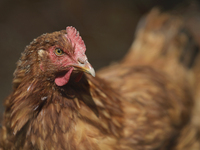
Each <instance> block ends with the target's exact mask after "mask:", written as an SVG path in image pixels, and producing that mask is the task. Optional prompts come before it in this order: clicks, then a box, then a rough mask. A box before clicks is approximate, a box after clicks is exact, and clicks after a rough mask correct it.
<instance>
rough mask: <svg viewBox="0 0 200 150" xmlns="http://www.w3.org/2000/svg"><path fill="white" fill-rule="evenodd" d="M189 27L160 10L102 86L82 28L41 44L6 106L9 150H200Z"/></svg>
mask: <svg viewBox="0 0 200 150" xmlns="http://www.w3.org/2000/svg"><path fill="white" fill-rule="evenodd" d="M184 23H185V20H184V19H180V18H178V17H174V16H172V15H169V14H160V13H159V12H158V11H157V10H153V11H152V12H151V13H150V14H149V15H148V16H147V17H146V18H145V19H143V20H142V21H141V22H140V24H139V28H138V30H137V34H136V38H135V41H134V43H133V45H132V46H131V48H130V51H129V53H128V54H127V56H126V57H125V58H124V59H123V61H122V62H120V63H117V64H114V65H111V66H109V67H107V68H104V69H102V70H100V71H99V72H98V73H97V77H95V78H94V77H92V76H91V75H93V76H94V75H95V73H94V69H93V68H92V66H91V65H90V64H89V62H88V60H87V57H86V55H85V45H84V42H83V40H82V38H81V37H80V35H79V33H78V32H77V31H76V29H75V28H73V27H67V29H66V30H63V31H59V32H53V33H48V34H43V35H41V36H40V37H38V38H37V39H35V40H34V41H33V42H31V43H30V45H29V46H27V47H26V49H25V51H24V52H23V53H22V56H21V58H20V60H19V61H18V63H17V69H16V71H15V73H14V80H13V92H12V94H11V95H10V96H9V97H8V98H7V99H6V101H5V107H6V110H5V113H4V120H3V127H2V131H1V134H2V137H1V142H0V144H1V145H0V146H1V149H3V150H10V149H11V150H27V149H29V150H133V149H134V150H158V149H159V150H168V149H177V150H178V149H199V148H200V147H199V143H200V142H199V121H198V119H195V117H196V118H197V116H198V115H196V113H197V111H196V109H197V108H196V107H197V106H198V103H199V101H198V94H197V93H198V92H197V90H198V88H197V87H198V80H197V79H198V75H199V70H198V67H197V66H198V64H199V63H198V59H197V58H196V56H197V55H195V54H196V53H197V51H198V45H197V44H196V42H194V41H193V39H192V38H191V34H190V31H189V29H190V28H189V27H188V26H186V25H185V24H184ZM191 40H192V41H191ZM83 72H84V73H83ZM85 73H89V74H91V75H88V74H85ZM194 104H195V105H194Z"/></svg>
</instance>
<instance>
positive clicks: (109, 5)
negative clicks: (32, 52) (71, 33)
mask: <svg viewBox="0 0 200 150" xmlns="http://www.w3.org/2000/svg"><path fill="white" fill-rule="evenodd" d="M188 3H190V1H188V0H187V2H185V1H184V0H173V1H170V0H56V1H55V0H29V1H27V0H0V68H1V70H0V114H2V113H3V110H4V109H3V101H4V100H5V98H6V97H7V96H8V95H9V93H10V92H11V90H12V78H13V72H14V70H15V67H16V62H17V60H18V59H19V57H20V54H21V52H22V51H23V50H24V48H25V46H26V45H28V44H29V43H30V42H31V41H32V40H33V39H34V38H36V37H37V36H39V35H41V34H43V33H47V32H53V31H58V30H62V29H65V28H66V26H74V27H76V28H77V30H79V31H80V34H81V36H82V38H83V40H84V41H85V44H86V47H87V51H86V54H87V56H88V59H89V61H90V63H91V64H92V65H93V67H94V68H95V70H98V69H99V68H101V67H103V66H106V65H109V64H110V63H112V62H115V61H118V60H120V59H121V58H122V57H123V56H124V55H125V53H126V52H127V51H128V49H129V47H130V45H131V43H132V41H133V39H134V32H135V30H136V26H137V23H138V21H139V19H140V18H141V17H142V16H144V15H145V14H146V13H147V12H148V11H150V10H151V9H152V8H153V7H155V6H158V7H160V8H161V9H162V10H169V9H173V8H175V7H178V6H180V5H185V4H186V5H187V4H188Z"/></svg>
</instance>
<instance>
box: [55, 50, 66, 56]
mask: <svg viewBox="0 0 200 150" xmlns="http://www.w3.org/2000/svg"><path fill="white" fill-rule="evenodd" d="M63 53H64V52H63V50H62V49H60V48H56V49H55V54H56V55H57V56H60V55H62V54H63Z"/></svg>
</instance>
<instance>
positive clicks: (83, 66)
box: [73, 60, 95, 77]
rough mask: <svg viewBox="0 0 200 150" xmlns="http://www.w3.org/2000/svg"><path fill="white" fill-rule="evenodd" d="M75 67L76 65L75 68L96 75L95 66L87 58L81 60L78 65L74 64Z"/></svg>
mask: <svg viewBox="0 0 200 150" xmlns="http://www.w3.org/2000/svg"><path fill="white" fill-rule="evenodd" d="M73 67H74V70H79V71H83V72H86V73H88V74H90V75H92V76H93V77H95V71H94V68H93V67H92V65H91V64H90V63H89V62H88V61H87V60H86V61H84V62H79V64H78V65H73Z"/></svg>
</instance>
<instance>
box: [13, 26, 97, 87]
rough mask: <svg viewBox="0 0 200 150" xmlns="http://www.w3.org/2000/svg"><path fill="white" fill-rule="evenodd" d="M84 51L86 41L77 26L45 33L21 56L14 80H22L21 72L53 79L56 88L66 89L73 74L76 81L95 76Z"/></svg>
mask: <svg viewBox="0 0 200 150" xmlns="http://www.w3.org/2000/svg"><path fill="white" fill-rule="evenodd" d="M85 51H86V47H85V44H84V41H83V40H82V38H81V36H80V35H79V32H78V31H77V30H76V29H75V28H74V27H67V28H66V30H62V31H57V32H53V33H47V34H43V35H41V36H39V37H38V38H36V39H34V40H33V42H31V44H30V45H29V46H27V47H26V49H25V51H24V53H22V57H21V59H20V61H19V62H18V67H17V70H16V71H15V78H19V76H20V75H19V73H20V72H24V73H25V74H28V73H31V74H32V75H35V76H45V77H46V78H50V79H51V80H54V82H55V84H56V85H57V86H64V85H66V84H67V83H68V81H69V79H70V76H71V74H72V72H73V73H75V74H76V78H75V81H79V79H80V78H81V76H82V74H83V72H86V73H89V74H91V75H92V76H95V71H94V69H93V67H92V66H91V65H90V63H89V62H88V59H87V57H86V55H85ZM19 70H20V71H19ZM17 81H18V80H17Z"/></svg>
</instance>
